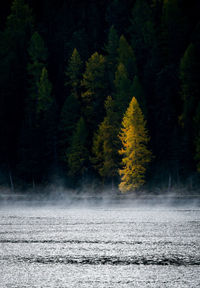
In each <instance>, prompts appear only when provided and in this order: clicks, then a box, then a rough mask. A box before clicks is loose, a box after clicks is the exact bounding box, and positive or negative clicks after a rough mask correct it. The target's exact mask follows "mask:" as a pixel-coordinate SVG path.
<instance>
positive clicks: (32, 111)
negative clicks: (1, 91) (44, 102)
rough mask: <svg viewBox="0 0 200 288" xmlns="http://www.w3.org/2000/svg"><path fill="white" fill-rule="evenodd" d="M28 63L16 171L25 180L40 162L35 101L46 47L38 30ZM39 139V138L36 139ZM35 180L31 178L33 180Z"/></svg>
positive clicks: (35, 173)
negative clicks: (27, 77) (27, 81)
mask: <svg viewBox="0 0 200 288" xmlns="http://www.w3.org/2000/svg"><path fill="white" fill-rule="evenodd" d="M28 56H29V63H28V65H27V72H28V76H29V79H28V80H29V83H28V84H29V87H28V89H27V92H28V93H27V96H26V98H25V108H24V114H25V115H24V123H23V125H22V129H21V134H20V139H19V147H20V149H19V153H18V158H19V160H18V173H19V174H20V175H23V177H24V178H26V179H27V180H31V181H32V180H33V179H34V178H35V176H36V175H37V173H38V171H37V170H38V167H39V162H40V159H39V158H40V156H39V151H38V150H39V149H40V147H38V146H37V141H36V142H35V140H32V138H33V139H37V140H38V126H39V124H38V123H37V121H38V119H37V107H36V106H37V103H38V83H39V81H40V77H41V74H42V69H43V67H44V66H45V65H46V61H47V48H46V47H45V44H44V41H43V39H42V37H41V36H40V35H39V33H38V32H34V33H33V35H32V37H31V40H30V43H29V46H28ZM38 141H39V140H38ZM34 181H35V180H33V182H34Z"/></svg>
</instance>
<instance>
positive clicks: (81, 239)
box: [0, 199, 200, 288]
mask: <svg viewBox="0 0 200 288" xmlns="http://www.w3.org/2000/svg"><path fill="white" fill-rule="evenodd" d="M79 200H80V199H79ZM186 200H187V199H186ZM128 202H129V205H128V206H127V203H128ZM150 202H151V204H153V205H149V204H150ZM36 203H39V202H35V203H33V202H32V203H29V205H27V202H24V203H23V205H21V204H19V203H18V205H8V204H5V205H2V206H1V207H0V279H1V282H0V287H13V288H14V287H15V288H17V287H29V288H30V287H35V288H38V287H51V288H52V287H60V288H61V287H63V288H64V287H87V288H88V287H95V288H99V287H106V288H107V287H113V288H114V287H117V288H118V287H119V288H120V287H124V288H127V287H180V288H184V287H199V286H200V276H199V275H200V241H199V239H200V209H199V204H198V203H197V202H196V205H194V203H195V200H194V199H193V202H191V203H190V204H189V203H188V204H187V203H186V201H185V202H182V204H184V205H178V206H176V205H173V206H170V205H169V202H168V204H167V205H166V206H164V204H163V203H161V202H159V201H158V202H157V204H155V201H153V200H152V199H151V200H148V201H146V200H144V199H143V200H141V199H140V201H137V202H134V201H133V200H132V202H130V201H126V202H124V204H123V201H122V203H120V204H119V203H118V204H116V203H114V202H112V203H108V202H107V203H106V201H104V202H97V203H96V205H94V204H93V205H91V203H90V202H89V201H88V199H86V200H85V202H82V201H79V202H77V203H76V205H71V206H70V205H66V203H64V202H62V201H60V203H59V205H58V204H57V205H55V203H54V204H53V202H48V203H46V205H45V203H40V205H36ZM71 203H72V201H71ZM81 203H82V204H81ZM83 203H84V204H83ZM134 203H135V204H134ZM68 204H69V203H68ZM74 204H75V203H74ZM86 204H87V205H86ZM147 204H148V205H147Z"/></svg>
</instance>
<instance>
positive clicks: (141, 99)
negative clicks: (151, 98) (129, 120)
mask: <svg viewBox="0 0 200 288" xmlns="http://www.w3.org/2000/svg"><path fill="white" fill-rule="evenodd" d="M132 93H133V95H135V98H136V99H137V102H138V104H139V106H140V107H141V109H142V112H143V114H144V116H145V118H146V116H147V107H146V99H145V94H144V89H143V87H142V85H141V83H140V80H139V77H138V76H137V75H136V76H135V77H134V79H133V84H132Z"/></svg>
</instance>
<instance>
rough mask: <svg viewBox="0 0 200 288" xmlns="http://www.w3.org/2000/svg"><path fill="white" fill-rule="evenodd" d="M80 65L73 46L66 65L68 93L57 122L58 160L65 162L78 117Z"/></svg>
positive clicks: (79, 59) (81, 64) (80, 62)
mask: <svg viewBox="0 0 200 288" xmlns="http://www.w3.org/2000/svg"><path fill="white" fill-rule="evenodd" d="M82 66H83V63H82V61H81V58H80V55H79V53H78V51H77V49H76V48H75V49H74V51H73V53H72V56H71V58H70V60H69V63H68V66H67V71H66V76H67V81H66V86H67V87H68V88H69V95H68V97H66V100H65V102H64V105H63V107H62V109H61V115H60V123H59V142H60V160H61V162H65V164H66V163H67V158H66V155H68V149H69V146H70V145H71V143H70V142H71V138H72V135H73V133H74V130H75V127H76V123H77V121H78V119H79V118H80V93H81V89H80V86H81V76H82Z"/></svg>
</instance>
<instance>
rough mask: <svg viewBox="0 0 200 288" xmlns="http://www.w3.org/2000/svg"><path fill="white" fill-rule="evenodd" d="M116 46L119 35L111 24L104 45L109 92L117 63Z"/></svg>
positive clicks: (111, 88) (111, 89) (117, 45)
mask: <svg viewBox="0 0 200 288" xmlns="http://www.w3.org/2000/svg"><path fill="white" fill-rule="evenodd" d="M118 47H119V36H118V34H117V31H116V30H115V28H114V26H111V27H110V29H109V33H108V41H107V44H106V45H105V52H106V69H107V74H108V82H109V89H110V91H109V92H112V91H113V81H114V78H115V71H116V69H117V65H118V50H117V49H118Z"/></svg>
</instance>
